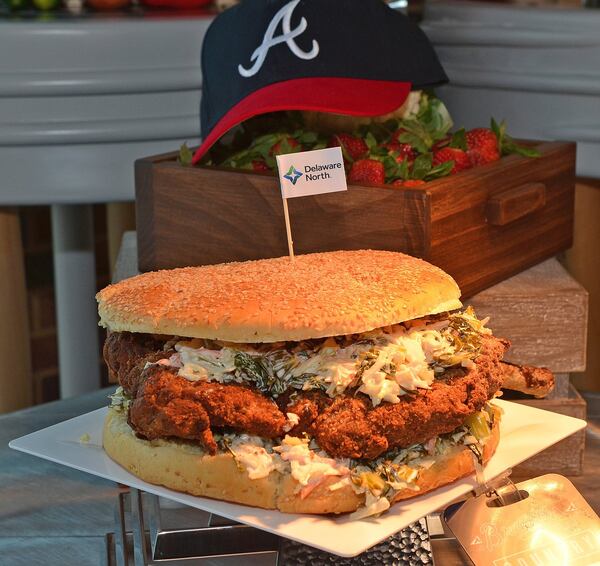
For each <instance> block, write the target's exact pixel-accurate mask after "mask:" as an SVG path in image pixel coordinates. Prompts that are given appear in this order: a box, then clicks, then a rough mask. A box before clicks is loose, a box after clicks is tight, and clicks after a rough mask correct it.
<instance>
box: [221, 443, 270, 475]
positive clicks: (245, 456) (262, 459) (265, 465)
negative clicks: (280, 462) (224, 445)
mask: <svg viewBox="0 0 600 566" xmlns="http://www.w3.org/2000/svg"><path fill="white" fill-rule="evenodd" d="M231 451H232V452H233V454H235V457H236V459H237V461H238V462H239V463H240V464H241V465H242V467H243V468H244V470H245V471H246V473H247V474H248V477H249V478H250V479H251V480H257V479H260V478H266V477H267V476H268V475H269V474H270V473H271V472H272V471H273V470H275V469H276V468H277V464H276V462H275V459H274V457H273V454H270V453H269V452H267V449H266V448H265V446H264V442H263V441H262V439H261V438H259V437H258V436H249V435H247V434H242V435H240V436H237V437H235V438H234V440H233V441H232V442H231Z"/></svg>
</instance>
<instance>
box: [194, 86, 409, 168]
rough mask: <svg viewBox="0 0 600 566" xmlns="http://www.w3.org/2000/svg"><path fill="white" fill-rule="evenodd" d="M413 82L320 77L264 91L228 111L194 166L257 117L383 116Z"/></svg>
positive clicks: (399, 102) (401, 100)
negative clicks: (298, 113) (307, 113)
mask: <svg viewBox="0 0 600 566" xmlns="http://www.w3.org/2000/svg"><path fill="white" fill-rule="evenodd" d="M410 89H411V83H402V82H396V81H376V80H368V79H346V78H337V77H319V78H306V79H293V80H289V81H282V82H278V83H275V84H272V85H269V86H266V87H264V88H261V89H259V90H257V91H255V92H253V93H252V94H250V95H248V96H247V97H246V98H244V99H243V100H241V101H240V102H239V103H238V104H236V105H235V106H234V107H233V108H231V110H229V111H228V112H227V114H225V115H224V116H223V117H222V118H221V119H220V120H219V121H218V122H217V123H216V125H215V127H214V128H213V129H212V130H211V131H210V133H209V134H208V135H207V136H206V138H205V139H204V140H203V141H202V145H201V146H200V147H199V148H198V149H197V150H196V152H195V153H194V157H193V159H192V163H197V162H198V161H200V159H202V157H203V156H204V154H205V153H206V152H207V151H208V150H209V149H210V147H211V146H212V145H213V144H214V143H215V142H216V141H217V140H218V139H219V138H220V137H221V136H223V135H224V134H226V133H227V132H228V131H229V130H231V128H233V127H234V126H237V125H238V124H240V123H242V122H243V121H245V120H248V119H249V118H252V117H253V116H257V115H258V114H266V113H267V112H277V111H282V110H313V111H316V112H333V113H336V114H348V115H350V116H381V115H382V114H388V113H390V112H393V111H394V110H396V109H397V108H399V107H400V106H402V104H403V103H404V101H405V100H406V98H407V97H408V95H409V93H410Z"/></svg>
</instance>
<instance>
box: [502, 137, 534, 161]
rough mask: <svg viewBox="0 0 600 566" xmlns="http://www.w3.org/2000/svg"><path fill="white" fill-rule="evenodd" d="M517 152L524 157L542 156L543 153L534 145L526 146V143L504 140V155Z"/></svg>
mask: <svg viewBox="0 0 600 566" xmlns="http://www.w3.org/2000/svg"><path fill="white" fill-rule="evenodd" d="M513 153H516V154H517V155H522V156H523V157H541V155H542V154H541V153H540V152H539V151H538V150H537V149H535V148H534V147H526V146H524V145H519V144H516V143H514V142H513V141H512V140H511V141H510V142H508V143H507V142H506V141H505V142H504V146H503V148H502V154H503V155H510V154H513Z"/></svg>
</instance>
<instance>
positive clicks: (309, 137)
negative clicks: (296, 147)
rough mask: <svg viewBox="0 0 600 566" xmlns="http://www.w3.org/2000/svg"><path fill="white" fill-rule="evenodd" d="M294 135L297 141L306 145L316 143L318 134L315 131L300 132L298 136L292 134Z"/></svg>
mask: <svg viewBox="0 0 600 566" xmlns="http://www.w3.org/2000/svg"><path fill="white" fill-rule="evenodd" d="M294 137H295V138H296V140H297V141H298V142H299V143H301V144H306V145H308V144H312V143H316V141H317V139H318V137H319V136H318V135H317V133H316V132H302V133H301V134H300V135H298V136H296V135H294Z"/></svg>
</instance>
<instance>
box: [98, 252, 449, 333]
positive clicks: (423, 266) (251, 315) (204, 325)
mask: <svg viewBox="0 0 600 566" xmlns="http://www.w3.org/2000/svg"><path fill="white" fill-rule="evenodd" d="M459 297H460V289H459V288H458V286H457V284H456V282H455V281H454V280H453V279H452V277H450V276H449V275H448V274H446V273H444V272H443V271H442V270H441V269H439V268H437V267H435V266H433V265H431V264H429V263H427V262H425V261H423V260H420V259H417V258H414V257H411V256H408V255H405V254H402V253H397V252H388V251H375V250H358V251H338V252H326V253H316V254H307V255H299V256H296V259H295V261H291V260H290V258H289V257H280V258H274V259H263V260H258V261H247V262H242V263H223V264H219V265H207V266H202V267H186V268H182V269H173V270H165V271H155V272H151V273H145V274H142V275H138V276H137V277H132V278H131V279H126V280H124V281H121V282H120V283H117V284H115V285H110V286H108V287H106V288H105V289H103V290H102V291H100V292H99V293H98V294H97V295H96V298H97V300H98V311H99V314H100V324H101V326H105V327H107V328H108V329H110V330H112V331H115V332H122V331H127V332H141V333H151V334H171V335H177V336H184V337H190V338H208V339H217V340H224V341H228V342H279V341H287V340H290V341H299V340H307V339H310V338H322V337H326V336H336V335H341V334H354V333H360V332H366V331H368V330H373V329H375V328H380V327H382V326H388V325H391V324H397V323H399V322H404V321H406V320H412V319H414V318H419V317H422V316H426V315H430V314H436V313H439V312H444V311H448V310H453V309H456V308H459V307H460V306H461V303H460V301H459Z"/></svg>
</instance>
